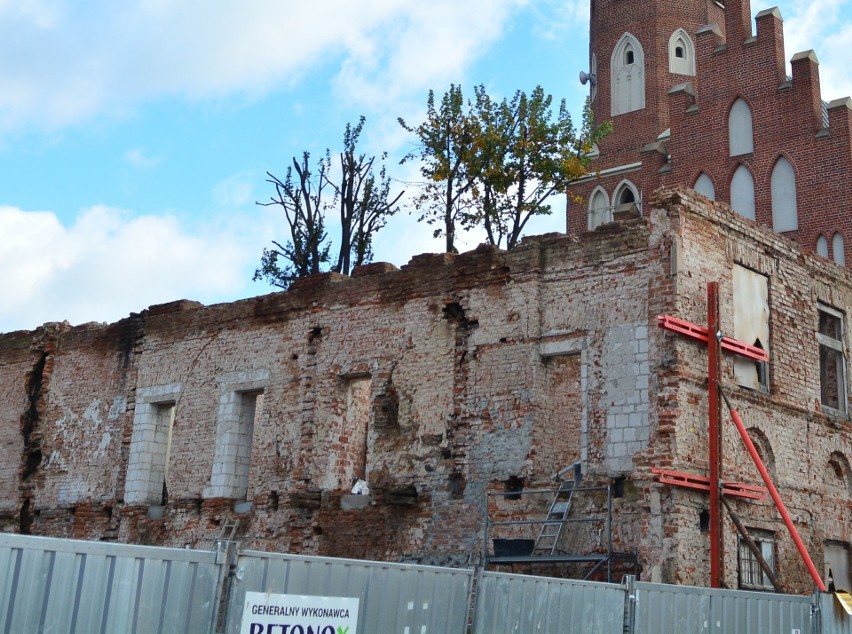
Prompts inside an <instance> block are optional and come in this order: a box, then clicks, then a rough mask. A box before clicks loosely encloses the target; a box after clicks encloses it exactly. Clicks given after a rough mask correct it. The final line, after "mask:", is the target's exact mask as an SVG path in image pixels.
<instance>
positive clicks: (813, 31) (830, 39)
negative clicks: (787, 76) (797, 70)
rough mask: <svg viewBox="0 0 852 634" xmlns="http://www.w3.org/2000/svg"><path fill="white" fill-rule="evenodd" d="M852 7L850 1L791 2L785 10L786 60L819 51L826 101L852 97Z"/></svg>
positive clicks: (812, 0)
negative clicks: (851, 63) (851, 50)
mask: <svg viewBox="0 0 852 634" xmlns="http://www.w3.org/2000/svg"><path fill="white" fill-rule="evenodd" d="M850 4H852V3H850V1H849V0H807V1H804V0H791V1H790V2H787V3H785V5H784V8H783V9H782V10H783V12H784V13H783V15H784V43H785V49H786V50H785V53H786V56H787V60H788V62H789V60H790V58H791V57H793V55H795V54H796V53H798V52H800V51H806V50H811V49H813V50H814V51H815V52H816V55H817V59H819V61H820V85H821V88H822V97H823V99H825V100H826V101H831V100H832V99H837V98H839V97H846V96H850V95H852V74H850V73H849V62H848V57H849V48H850V46H852V29H850V26H849V19H850V16H849V11H850ZM788 72H789V64H788Z"/></svg>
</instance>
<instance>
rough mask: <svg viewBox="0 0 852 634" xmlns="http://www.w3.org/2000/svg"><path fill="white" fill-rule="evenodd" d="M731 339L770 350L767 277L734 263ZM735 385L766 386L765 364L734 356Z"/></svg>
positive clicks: (763, 387)
mask: <svg viewBox="0 0 852 634" xmlns="http://www.w3.org/2000/svg"><path fill="white" fill-rule="evenodd" d="M733 278H734V339H737V340H738V341H743V342H745V343H747V344H750V345H753V346H756V347H758V348H760V349H762V350H766V351H767V352H768V351H769V278H768V277H766V276H765V275H761V274H760V273H757V272H755V271H751V270H749V269H747V268H745V267H744V266H740V265H739V264H735V265H734V270H733ZM734 377H735V378H736V380H737V385H741V386H742V387H747V388H749V389H752V390H767V389H768V388H769V373H768V372H767V368H766V364H765V363H760V362H755V361H752V360H751V359H746V358H744V357H739V356H735V357H734Z"/></svg>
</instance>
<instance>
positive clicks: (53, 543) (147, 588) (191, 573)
mask: <svg viewBox="0 0 852 634" xmlns="http://www.w3.org/2000/svg"><path fill="white" fill-rule="evenodd" d="M219 573H220V567H219V566H218V565H217V564H216V553H215V552H208V551H199V550H180V549H174V548H153V547H147V546H128V545H124V544H106V543H101V542H82V541H74V540H68V539H52V538H46V537H26V536H22V535H2V534H0V629H2V632H4V633H6V634H12V633H15V634H17V633H19V632H21V633H25V632H26V633H29V632H56V633H57V634H62V633H65V632H87V633H95V632H104V633H105V632H110V633H112V632H140V633H142V632H145V633H147V632H210V631H211V630H212V627H213V621H214V615H215V612H216V597H217V596H218V588H217V586H218V584H219V580H220V576H219ZM189 606H191V608H190V607H189Z"/></svg>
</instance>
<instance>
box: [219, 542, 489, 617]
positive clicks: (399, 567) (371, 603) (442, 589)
mask: <svg viewBox="0 0 852 634" xmlns="http://www.w3.org/2000/svg"><path fill="white" fill-rule="evenodd" d="M471 576H472V573H471V571H470V570H462V569H452V568H433V567H430V566H413V565H403V564H387V563H379V562H365V561H354V560H348V559H328V558H323V557H305V556H296V555H280V554H271V553H261V552H254V551H246V552H244V553H242V554H241V555H240V557H239V562H238V564H237V576H236V583H235V585H234V586H233V587H232V589H231V596H230V599H229V608H228V632H234V633H235V632H239V630H240V622H241V620H242V613H243V604H244V601H245V593H246V592H273V593H277V594H300V595H315V596H329V597H335V596H336V597H354V598H358V599H359V600H360V603H359V610H358V621H359V631H364V632H382V634H395V633H398V634H427V633H434V634H445V633H446V634H452V633H454V632H458V633H462V632H464V628H465V621H466V619H467V595H468V591H469V588H470V582H471Z"/></svg>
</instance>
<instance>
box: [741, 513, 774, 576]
mask: <svg viewBox="0 0 852 634" xmlns="http://www.w3.org/2000/svg"><path fill="white" fill-rule="evenodd" d="M748 533H749V535H750V536H751V538H752V541H754V543H755V544H756V545H757V547H758V549H759V550H760V554H761V556H762V557H763V559H764V560H765V561H766V563H767V564H768V565H769V568H770V569H771V570H772V571H773V572H775V535H774V533H770V532H767V531H759V530H752V529H750V528H749V529H748ZM737 560H738V561H737V563H738V564H739V586H740V588H745V589H750V590H774V588H773V586H772V582H771V581H770V580H769V577H767V576H766V573H764V572H763V570H762V569H761V567H760V564H759V563H758V562H757V557H755V556H754V553H752V552H751V549H750V548H749V547H748V544H747V543H746V541H745V540H744V539H743V538H742V537H740V539H739V544H738V547H737Z"/></svg>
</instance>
